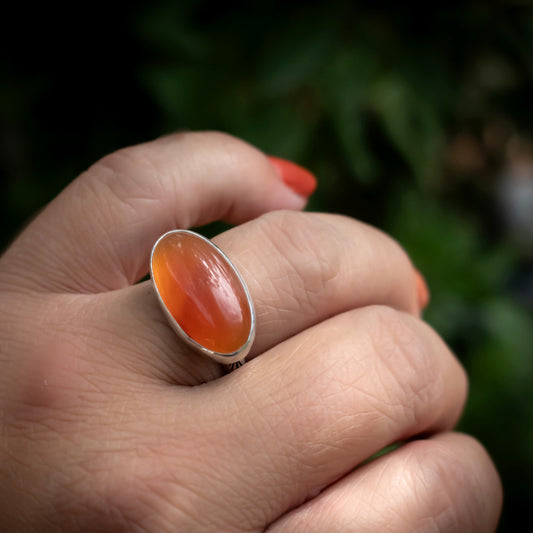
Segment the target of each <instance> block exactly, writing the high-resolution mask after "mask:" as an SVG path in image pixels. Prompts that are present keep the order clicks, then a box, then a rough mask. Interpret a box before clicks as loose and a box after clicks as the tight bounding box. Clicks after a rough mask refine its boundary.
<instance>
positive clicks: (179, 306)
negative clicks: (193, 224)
mask: <svg viewBox="0 0 533 533" xmlns="http://www.w3.org/2000/svg"><path fill="white" fill-rule="evenodd" d="M150 275H151V278H152V282H153V286H154V290H155V293H156V295H157V299H158V300H159V303H160V304H161V307H162V309H163V312H164V313H165V315H166V317H167V319H168V321H169V322H170V325H171V326H172V329H173V330H174V331H175V332H176V333H177V335H178V336H179V337H180V338H181V339H182V340H183V341H185V343H187V344H188V345H189V346H190V347H192V348H193V349H194V350H196V351H197V352H200V353H202V354H204V355H207V356H209V357H211V358H212V359H214V360H215V361H217V362H218V363H223V364H225V365H228V367H229V370H230V371H231V370H234V369H235V368H238V367H240V366H241V365H242V364H243V363H244V358H245V357H246V355H247V354H248V352H249V351H250V348H251V347H252V343H253V340H254V337H255V321H256V319H255V310H254V306H253V303H252V298H251V297H250V293H249V291H248V287H247V286H246V283H245V282H244V280H243V279H242V277H241V275H240V274H239V272H238V270H237V269H236V268H235V266H234V265H233V264H232V262H231V261H230V260H229V259H228V257H227V256H226V255H225V254H224V252H222V250H220V248H218V247H217V246H216V245H214V244H213V243H212V242H211V241H210V240H209V239H206V238H205V237H203V236H202V235H199V234H198V233H195V232H193V231H189V230H172V231H169V232H167V233H165V234H163V235H162V236H161V237H159V239H157V241H156V243H155V244H154V247H153V248H152V254H151V256H150Z"/></svg>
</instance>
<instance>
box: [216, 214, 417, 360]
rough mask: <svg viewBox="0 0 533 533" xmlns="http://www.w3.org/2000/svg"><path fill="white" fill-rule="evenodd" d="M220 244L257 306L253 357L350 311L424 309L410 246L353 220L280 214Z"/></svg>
mask: <svg viewBox="0 0 533 533" xmlns="http://www.w3.org/2000/svg"><path fill="white" fill-rule="evenodd" d="M214 242H215V243H216V244H217V245H218V246H219V247H221V248H222V249H223V250H225V251H226V253H227V254H228V255H229V256H230V257H231V258H232V261H233V263H234V264H235V265H236V266H237V268H238V269H239V271H240V272H241V274H242V276H243V277H244V279H245V281H246V283H247V285H248V288H249V289H250V293H251V295H252V298H253V301H254V304H255V307H256V312H257V335H256V341H255V343H254V347H253V351H252V354H251V357H253V356H254V355H257V354H259V353H262V352H264V351H265V350H267V349H268V348H271V347H272V346H275V345H276V344H278V343H279V342H281V341H283V340H285V339H286V338H288V337H290V336H292V335H294V334H296V333H299V332H300V331H302V330H304V329H306V328H308V327H310V326H312V325H314V324H317V323H319V322H321V321H322V320H324V319H326V318H329V317H331V316H334V315H337V314H339V313H342V312H344V311H348V310H350V309H354V308H358V307H365V306H368V305H380V304H381V305H387V306H390V307H393V308H395V309H399V310H402V311H406V312H408V313H412V314H413V315H419V314H420V311H421V309H420V307H419V303H418V295H417V275H416V270H415V269H414V267H413V264H412V262H411V260H410V259H409V256H408V255H407V254H406V252H405V250H404V249H403V248H402V247H401V246H400V245H399V244H398V243H397V242H396V241H395V240H394V239H392V238H391V237H389V236H388V235H386V234H385V233H383V232H382V231H380V230H378V229H376V228H373V227H371V226H369V225H367V224H364V223H362V222H359V221H357V220H354V219H353V218H349V217H345V216H340V215H332V214H324V213H299V212H294V211H276V212H274V213H268V214H266V215H264V216H262V217H260V218H259V219H257V220H253V221H251V222H249V223H248V224H245V225H243V226H240V227H237V228H233V229H232V230H230V231H227V232H225V233H223V234H221V235H219V236H217V237H215V239H214Z"/></svg>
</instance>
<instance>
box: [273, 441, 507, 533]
mask: <svg viewBox="0 0 533 533" xmlns="http://www.w3.org/2000/svg"><path fill="white" fill-rule="evenodd" d="M501 505H502V491H501V484H500V479H499V477H498V474H497V472H496V470H495V468H494V465H493V463H492V461H491V459H490V458H489V456H488V455H487V452H486V451H485V449H484V448H483V447H482V446H481V445H480V444H479V443H478V442H477V441H476V440H475V439H473V438H472V437H469V436H467V435H463V434H460V433H446V434H439V435H436V436H434V437H431V438H429V439H427V440H418V441H413V442H410V443H409V444H407V445H405V446H403V447H402V448H399V449H397V450H395V451H394V452H391V453H389V454H387V455H384V456H382V457H380V458H379V459H376V460H375V461H373V462H371V463H369V464H366V465H365V466H363V467H361V468H359V469H357V470H355V471H354V472H352V473H351V474H349V475H348V476H346V477H345V478H343V479H342V480H340V481H338V482H337V483H335V484H333V485H331V486H330V487H329V488H327V489H326V490H325V491H324V492H322V493H321V494H320V495H319V496H317V497H316V498H314V499H313V500H310V501H308V502H307V503H305V504H304V505H302V506H300V507H298V508H296V509H294V510H293V511H291V512H290V513H288V514H286V515H285V516H283V517H281V518H280V519H279V520H278V521H276V522H275V523H273V524H272V525H271V526H270V528H268V530H267V531H268V533H289V532H291V533H296V532H300V531H301V532H304V531H305V532H306V533H314V532H317V533H318V532H324V531H328V532H330V533H336V532H339V533H340V532H343V533H347V532H350V531H354V532H355V531H357V533H367V532H368V533H370V532H376V531H383V532H386V531H390V532H393V531H394V532H395V533H404V532H405V533H407V532H409V533H413V532H416V533H426V532H427V533H430V532H431V533H433V532H435V531H446V532H449V533H455V532H457V533H464V532H465V531H470V532H474V531H475V532H476V533H492V532H494V531H495V530H496V527H497V524H498V519H499V516H500V511H501Z"/></svg>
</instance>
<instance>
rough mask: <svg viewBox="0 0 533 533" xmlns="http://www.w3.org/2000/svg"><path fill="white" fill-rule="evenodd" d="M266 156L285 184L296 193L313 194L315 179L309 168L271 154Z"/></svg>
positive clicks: (305, 195)
mask: <svg viewBox="0 0 533 533" xmlns="http://www.w3.org/2000/svg"><path fill="white" fill-rule="evenodd" d="M267 157H268V159H269V161H270V162H271V163H272V165H273V166H274V168H275V169H276V171H277V172H278V174H279V175H280V176H281V179H282V180H283V182H284V183H285V185H287V186H289V187H290V188H291V189H292V190H293V191H294V192H295V193H296V194H299V195H300V196H303V197H305V198H308V197H309V196H311V194H313V192H314V191H315V189H316V186H317V180H316V178H315V176H313V174H311V172H309V170H306V169H305V168H303V167H301V166H300V165H297V164H296V163H293V162H292V161H287V160H286V159H281V158H280V157H275V156H272V155H270V156H267Z"/></svg>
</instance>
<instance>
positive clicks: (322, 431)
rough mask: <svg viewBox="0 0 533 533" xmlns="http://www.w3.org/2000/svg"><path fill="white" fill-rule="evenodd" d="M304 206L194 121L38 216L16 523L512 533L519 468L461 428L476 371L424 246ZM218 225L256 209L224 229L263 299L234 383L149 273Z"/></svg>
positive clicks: (9, 356)
mask: <svg viewBox="0 0 533 533" xmlns="http://www.w3.org/2000/svg"><path fill="white" fill-rule="evenodd" d="M304 204H305V198H303V197H302V196H300V195H298V194H295V193H294V191H292V190H291V189H290V188H289V187H287V186H286V185H285V184H284V182H283V181H282V180H281V179H280V176H279V174H278V172H276V170H275V168H274V166H273V165H272V164H271V162H270V161H269V160H268V159H267V158H266V157H265V156H264V155H263V154H262V153H260V152H259V151H257V150H255V149H254V148H252V147H250V146H249V145H247V144H245V143H243V142H241V141H238V140H237V139H234V138H232V137H229V136H226V135H222V134H215V133H199V134H197V133H191V134H181V135H177V136H170V137H166V138H162V139H159V140H157V141H155V142H152V143H147V144H145V145H141V146H137V147H134V148H128V149H125V150H122V151H119V152H117V153H115V154H113V155H111V156H108V157H106V158H104V159H103V160H102V161H100V162H99V163H97V164H96V165H95V166H93V167H92V168H91V169H89V170H88V171H87V172H86V173H85V174H83V175H82V176H81V177H80V178H78V179H77V180H75V181H74V182H72V184H71V185H70V186H69V187H67V189H65V191H63V192H62V193H61V194H60V195H59V196H58V198H57V199H56V200H54V201H53V202H52V203H51V204H50V205H49V206H48V207H47V208H46V209H45V210H44V211H43V212H42V213H41V214H40V215H39V216H38V217H37V218H36V219H35V220H34V221H33V222H32V223H31V224H30V225H29V227H28V228H27V229H26V230H25V231H24V232H23V233H22V234H21V235H20V236H19V238H18V239H17V240H16V241H15V242H14V243H13V245H12V246H11V247H10V248H9V249H8V250H7V252H6V253H5V254H4V256H3V257H2V259H1V260H0V291H1V293H2V294H1V298H0V351H1V353H0V369H1V371H0V408H1V410H0V412H1V417H2V418H1V440H0V517H1V518H0V523H1V526H2V530H4V531H9V532H19V531H32V532H38V531H39V532H40V531H76V532H80V531H87V532H99V533H104V532H114V533H116V532H120V531H124V532H176V531H179V532H186V531H193V532H200V531H213V532H222V531H223V532H245V531H246V532H248V531H250V532H251V531H263V530H268V531H269V532H288V531H291V532H292V531H305V532H307V533H308V532H315V531H316V532H325V531H327V532H335V531H339V532H341V531H342V532H346V531H358V532H365V531H369V532H370V531H372V532H376V531H394V532H403V531H405V532H412V531H420V532H425V531H428V532H429V531H457V532H466V531H468V532H489V531H493V530H494V529H495V527H496V522H497V519H498V515H499V512H500V506H501V489H500V484H499V479H498V475H497V473H496V471H495V469H494V467H493V465H492V463H491V461H490V459H489V457H488V456H487V454H486V452H485V451H484V449H483V448H482V446H481V445H480V444H478V443H477V442H476V441H475V440H473V439H472V438H470V437H468V436H465V435H462V434H458V433H452V432H450V431H451V430H452V428H453V427H454V424H455V423H456V421H457V419H458V417H459V415H460V413H461V409H462V406H463V403H464V400H465V395H466V378H465V374H464V372H463V370H462V368H461V366H460V365H459V364H458V362H457V360H456V359H455V357H454V356H453V355H452V354H451V353H450V351H449V350H448V348H447V347H446V346H445V344H444V343H443V342H442V341H441V340H440V338H439V337H438V336H437V335H436V334H435V332H434V331H432V330H431V328H430V327H428V326H427V325H426V324H425V323H424V322H423V321H422V320H420V319H419V313H420V308H419V305H418V303H417V291H416V276H415V274H414V269H413V266H412V264H411V262H410V260H409V258H408V257H407V256H406V254H405V252H404V251H403V250H402V249H401V248H400V246H398V244H396V243H395V242H394V241H393V240H392V239H390V238H389V237H387V236H386V235H384V234H383V233H381V232H379V231H377V230H375V229H373V228H371V227H369V226H366V225H364V224H362V223H360V222H357V221H355V220H351V219H349V218H345V217H341V216H335V215H326V214H312V213H307V214H305V213H300V212H297V211H298V210H299V209H301V208H302V207H303V206H304ZM280 209H283V210H281V211H280ZM274 210H276V211H274ZM270 211H272V212H270ZM267 212H270V213H268V214H264V215H262V214H263V213H267ZM260 215H262V216H260ZM216 219H225V220H227V221H229V222H231V223H236V224H240V223H243V224H242V225H240V226H237V227H235V228H234V229H231V230H230V231H227V232H225V233H223V234H221V235H219V236H217V237H216V239H214V241H215V242H216V244H217V245H218V246H220V247H221V248H222V249H223V250H224V251H225V253H226V254H227V255H228V256H229V257H230V258H231V259H232V260H233V262H234V264H235V265H236V266H237V267H238V269H239V270H240V272H241V274H242V276H243V277H244V279H245V280H246V282H247V284H248V286H249V289H250V292H251V295H252V298H253V300H254V303H255V306H256V311H257V336H256V342H255V344H254V347H253V350H252V352H251V354H250V355H249V357H248V360H249V362H247V363H246V364H245V365H244V366H243V367H242V368H240V369H239V370H237V371H235V372H233V373H231V374H228V375H223V374H224V373H223V371H222V369H221V367H220V365H218V364H216V363H214V362H211V361H210V360H207V359H205V358H202V357H200V356H198V355H196V354H194V353H191V352H190V351H189V350H188V349H187V348H186V347H184V345H183V344H182V343H181V342H180V340H179V339H178V338H177V337H176V335H175V334H174V333H173V331H172V330H171V329H170V327H169V326H168V324H167V323H166V321H165V318H164V316H163V313H162V312H161V310H160V308H159V307H158V304H157V301H156V298H155V296H154V294H153V291H152V288H151V286H150V282H147V281H145V282H140V283H137V282H138V281H139V280H141V279H142V278H143V277H144V276H145V275H146V273H147V271H148V258H149V254H150V250H151V247H152V245H153V243H154V242H155V240H156V239H157V237H158V236H159V235H161V234H162V233H164V232H165V231H167V230H169V229H173V228H176V227H181V228H186V227H191V226H197V225H200V224H205V223H207V222H209V221H212V220H216ZM246 221H248V222H246ZM244 222H246V223H244ZM420 435H424V436H425V437H426V438H423V439H416V440H410V439H412V438H414V437H417V436H420ZM399 440H410V442H409V443H407V444H405V445H404V446H402V447H401V448H398V449H396V450H395V451H393V452H391V453H389V454H387V455H385V456H382V457H380V458H378V459H375V460H373V461H371V462H368V463H366V464H364V465H363V466H361V464H362V463H363V462H364V461H365V460H367V459H368V458H369V457H371V456H372V455H373V454H375V453H376V452H378V451H379V450H380V449H382V448H383V447H384V446H386V445H388V444H391V443H394V442H397V441H399Z"/></svg>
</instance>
